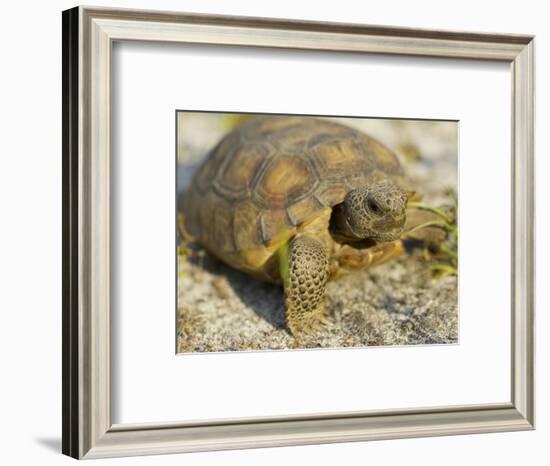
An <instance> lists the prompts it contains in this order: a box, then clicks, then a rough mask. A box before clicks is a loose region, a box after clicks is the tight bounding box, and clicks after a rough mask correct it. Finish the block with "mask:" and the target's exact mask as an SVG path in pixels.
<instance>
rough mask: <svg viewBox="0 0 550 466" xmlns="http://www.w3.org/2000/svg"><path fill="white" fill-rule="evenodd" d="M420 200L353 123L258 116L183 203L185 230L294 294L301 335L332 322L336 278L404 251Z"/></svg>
mask: <svg viewBox="0 0 550 466" xmlns="http://www.w3.org/2000/svg"><path fill="white" fill-rule="evenodd" d="M413 196H414V191H413V190H412V189H411V185H410V181H409V180H408V179H407V178H406V176H405V174H404V171H403V168H402V166H401V165H400V163H399V161H398V158H397V157H396V155H395V154H394V153H393V152H391V151H390V150H389V149H388V148H387V147H386V146H384V145H383V144H382V143H380V142H379V141H377V140H376V139H374V138H372V137H370V136H368V135H366V134H364V133H363V132H360V131H358V130H356V129H353V128H351V127H348V126H344V125H342V124H339V123H336V122H334V121H330V120H323V119H320V118H314V117H295V116H260V117H254V118H252V119H250V120H248V121H247V122H245V123H244V124H242V125H241V126H239V127H237V128H235V129H234V130H233V131H232V132H230V133H228V134H227V135H226V136H225V137H223V139H222V140H221V141H220V142H219V143H218V144H217V146H216V147H215V148H214V149H213V150H212V151H211V153H210V154H209V155H208V156H207V158H206V159H205V161H204V163H203V164H202V165H201V167H200V168H199V169H198V171H197V172H196V173H195V175H194V176H193V179H192V182H191V185H190V188H189V189H188V190H187V191H186V192H185V193H184V195H183V199H182V207H181V208H182V213H183V218H184V222H185V228H186V230H187V231H188V232H189V233H190V235H191V236H192V237H194V238H195V239H196V240H197V241H198V242H199V243H201V244H202V246H203V247H204V248H205V249H206V250H207V251H209V252H210V253H211V254H213V255H214V256H216V257H217V258H219V259H221V260H222V261H223V262H225V263H226V264H228V265H230V266H231V267H234V268H236V269H239V270H241V271H243V272H246V273H248V274H250V275H252V276H254V277H256V278H259V279H261V280H264V281H267V282H271V283H278V284H282V285H283V286H284V291H285V321H286V325H287V327H288V329H289V330H290V332H291V333H292V334H293V335H294V336H296V337H298V336H300V335H302V334H304V333H305V334H307V333H309V332H311V331H312V330H314V329H317V328H318V327H319V326H323V325H326V324H328V320H327V318H326V316H325V313H324V294H325V287H326V284H327V281H328V280H330V279H334V278H337V277H340V276H342V275H345V274H347V273H350V272H353V271H356V270H360V269H363V268H364V267H367V266H371V265H374V264H379V263H382V262H385V261H387V260H389V259H391V258H393V257H395V256H397V255H399V254H401V253H402V252H403V245H402V242H401V241H400V238H401V236H402V234H403V231H404V226H405V222H406V208H407V202H408V200H409V199H411V197H413Z"/></svg>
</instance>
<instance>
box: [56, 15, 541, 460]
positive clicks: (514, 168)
mask: <svg viewBox="0 0 550 466" xmlns="http://www.w3.org/2000/svg"><path fill="white" fill-rule="evenodd" d="M533 67H534V38H533V37H531V36H519V35H506V34H479V33H470V32H448V31H431V30H415V29H405V28H397V27H389V26H388V27H380V26H368V25H351V24H336V23H317V22H305V21H289V20H276V19H265V18H245V17H229V16H212V15H198V14H187V13H174V12H154V11H134V10H119V9H107V8H85V7H77V8H73V9H71V10H67V11H65V12H63V146H64V152H63V212H64V219H63V283H64V289H63V297H64V304H63V452H64V453H65V454H67V455H70V456H72V457H75V458H100V457H113V456H130V455H144V454H160V453H174V452H191V451H201V450H218V449H235V448H252V447H263V446H278V445H301V444H312V443H325V442H339V441H362V440H373V439H396V438H406V437H421V436H436V435H451V434H465V433H482V432H502V431H515V430H529V429H533V428H534V354H533V353H534V349H533V348H534V341H533V335H534V277H533V274H534V227H533V222H534V188H533V179H534V176H533V175H534V166H533V157H534V153H533V152H534V149H533V107H534V74H533Z"/></svg>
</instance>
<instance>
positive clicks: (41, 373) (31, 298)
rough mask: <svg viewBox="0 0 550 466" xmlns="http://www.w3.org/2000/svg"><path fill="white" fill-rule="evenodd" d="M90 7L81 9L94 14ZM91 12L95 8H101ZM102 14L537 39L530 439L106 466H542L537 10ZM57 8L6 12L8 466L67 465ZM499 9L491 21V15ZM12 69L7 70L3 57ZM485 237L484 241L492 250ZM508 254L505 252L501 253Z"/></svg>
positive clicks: (332, 7)
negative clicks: (533, 427)
mask: <svg viewBox="0 0 550 466" xmlns="http://www.w3.org/2000/svg"><path fill="white" fill-rule="evenodd" d="M95 3H96V2H91V1H90V2H89V4H95ZM98 4H99V3H98ZM110 5H119V6H126V7H136V8H138V7H141V8H164V9H174V10H189V11H203V12H212V13H228V14H229V13H230V14H243V15H244V14H246V15H259V16H273V17H293V18H307V19H319V20H332V21H348V22H364V23H374V24H395V25H402V26H416V27H428V28H447V29H460V30H478V31H487V32H493V31H500V32H518V33H534V34H537V60H538V61H537V85H538V87H537V125H538V133H537V141H536V142H537V152H538V154H539V157H538V159H537V162H538V165H537V174H538V175H537V176H538V179H539V180H540V182H539V183H538V185H537V186H538V188H537V191H538V206H539V207H538V229H537V236H538V238H539V242H538V245H537V247H538V249H537V256H538V264H537V268H538V283H539V286H538V288H537V305H538V315H537V337H538V338H537V350H538V367H537V371H538V372H537V391H538V397H537V398H538V408H537V414H538V422H537V427H538V429H537V431H535V432H521V433H506V434H487V435H477V436H463V437H446V438H432V439H411V440H399V441H385V442H372V443H366V444H365V443H356V444H340V445H322V446H315V447H292V448H279V449H268V450H265V449H264V450H254V451H241V452H221V453H201V454H193V455H186V456H183V457H182V456H165V457H155V458H151V457H149V458H135V459H115V460H105V462H106V463H110V464H119V463H121V464H181V463H182V462H183V461H186V462H187V464H193V465H202V464H204V465H206V464H239V465H248V464H250V465H253V464H254V465H255V464H259V463H263V464H274V465H275V464H280V463H283V462H291V464H297V463H299V462H315V463H316V464H327V465H329V464H334V463H337V462H338V463H343V462H345V464H365V463H366V462H367V461H368V462H371V463H374V462H376V463H381V464H396V463H398V462H399V463H408V464H422V465H430V464H434V465H435V464H438V465H439V464H450V465H452V464H457V465H458V464H465V463H468V462H472V463H474V464H477V463H481V462H482V461H483V462H486V461H490V462H491V463H492V464H519V463H525V464H535V465H537V464H546V463H547V462H548V458H549V456H550V454H549V448H548V442H547V440H548V437H549V435H550V421H549V419H548V416H550V405H549V402H550V395H548V393H550V386H549V385H550V384H549V382H550V379H549V372H548V371H549V365H548V363H547V359H546V353H547V352H548V350H549V343H548V338H547V334H548V322H549V318H548V314H547V313H546V312H545V311H546V310H547V309H548V307H549V304H550V301H549V297H550V296H549V293H548V287H545V286H544V283H547V282H548V280H549V278H550V269H549V266H548V263H547V262H545V261H544V259H545V258H547V257H548V253H549V248H550V246H549V245H548V241H547V238H548V237H549V233H550V232H549V228H550V211H549V209H548V208H545V205H546V202H547V201H548V199H550V186H549V183H548V182H545V180H544V178H543V176H544V175H546V176H547V174H548V173H550V166H549V162H548V158H547V157H545V156H543V155H544V154H548V153H549V152H550V139H549V138H550V136H549V134H548V132H547V131H545V128H546V127H547V126H548V124H549V123H550V108H549V107H548V102H550V99H549V97H550V96H549V94H548V84H547V83H548V82H550V58H549V57H550V31H548V29H547V21H548V14H547V13H546V12H545V10H544V2H536V1H527V0H526V1H523V2H521V3H518V2H516V1H515V2H484V3H481V2H479V1H473V2H469V1H462V2H460V3H449V4H448V5H443V4H441V2H435V1H434V2H427V1H415V2H407V1H404V0H403V1H398V2H391V3H390V2H387V3H385V4H384V3H382V2H375V3H374V2H373V3H369V4H362V3H359V2H354V1H353V0H350V1H349V2H348V1H345V0H340V1H339V2H330V3H325V4H323V3H320V2H305V1H302V2H297V1H296V0H294V1H283V0H278V1H277V2H269V3H267V2H262V3H260V2H253V1H248V2H246V1H244V0H243V1H238V0H231V1H224V2H221V1H220V2H214V1H204V0H203V1H179V2H169V1H156V2H152V1H133V2H120V1H119V2H116V1H113V2H111V3H110ZM70 6H73V4H72V3H69V2H64V1H50V2H47V3H46V2H44V3H39V2H34V4H33V3H32V2H26V3H24V4H20V5H16V4H15V3H13V4H11V5H9V6H4V8H3V19H4V21H3V27H2V28H1V29H0V31H1V32H0V34H2V37H1V42H0V43H1V44H2V57H3V58H4V60H3V63H2V71H3V74H2V75H1V76H2V77H1V80H2V86H0V93H1V99H0V102H2V107H1V109H2V113H1V115H2V117H3V122H2V123H3V124H2V137H1V138H0V144H1V149H0V154H2V161H3V162H4V164H3V167H2V170H1V171H0V173H1V175H0V176H1V181H0V199H1V204H0V205H1V206H2V214H3V215H2V229H1V230H0V231H1V235H2V238H1V241H0V244H1V252H2V256H1V261H0V263H1V277H0V278H1V283H2V288H1V294H0V300H1V305H0V309H1V310H2V317H3V321H2V327H1V328H2V330H3V332H2V337H1V338H0V345H2V346H1V354H2V368H3V371H2V384H1V385H0V387H1V388H0V390H1V391H2V393H1V397H0V399H1V402H0V403H2V405H1V406H2V423H1V429H2V439H3V442H2V451H1V453H0V454H1V455H2V459H3V462H6V463H7V464H24V463H31V464H32V462H40V464H59V463H68V462H69V461H71V460H69V459H67V458H64V457H62V456H60V455H59V454H58V452H57V451H58V450H59V445H60V431H61V420H60V413H61V356H60V355H61V341H60V331H61V106H60V101H61V16H60V10H62V9H64V8H68V7H70ZM496 12H497V13H496ZM6 59H7V60H6ZM495 233H496V232H493V231H488V232H486V234H485V237H484V238H483V239H484V240H485V241H489V242H490V240H491V234H495ZM505 253H507V252H505Z"/></svg>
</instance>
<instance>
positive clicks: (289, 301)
mask: <svg viewBox="0 0 550 466" xmlns="http://www.w3.org/2000/svg"><path fill="white" fill-rule="evenodd" d="M281 273H282V275H283V282H284V287H285V318H286V323H287V326H288V328H289V330H290V331H291V333H292V335H294V337H296V338H300V337H301V336H302V335H303V334H307V333H309V332H310V331H313V330H315V329H316V328H317V327H319V326H322V325H324V324H325V323H326V320H325V316H324V310H325V307H324V301H325V288H326V284H327V280H328V277H329V257H328V251H327V250H326V248H325V246H324V245H323V243H322V242H321V241H319V240H318V239H316V238H314V237H310V236H304V235H300V236H297V237H295V238H293V239H292V240H291V241H290V244H289V251H288V270H287V271H286V273H284V271H281Z"/></svg>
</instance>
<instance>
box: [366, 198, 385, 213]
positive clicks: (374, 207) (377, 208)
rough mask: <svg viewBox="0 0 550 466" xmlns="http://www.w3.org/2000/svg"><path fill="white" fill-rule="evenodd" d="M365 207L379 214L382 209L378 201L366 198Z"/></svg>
mask: <svg viewBox="0 0 550 466" xmlns="http://www.w3.org/2000/svg"><path fill="white" fill-rule="evenodd" d="M367 207H368V209H369V210H370V211H371V212H374V213H375V214H379V213H380V212H381V211H382V209H381V208H380V206H379V205H378V202H376V201H375V200H374V199H367Z"/></svg>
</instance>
